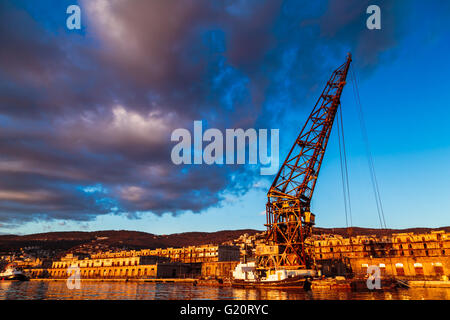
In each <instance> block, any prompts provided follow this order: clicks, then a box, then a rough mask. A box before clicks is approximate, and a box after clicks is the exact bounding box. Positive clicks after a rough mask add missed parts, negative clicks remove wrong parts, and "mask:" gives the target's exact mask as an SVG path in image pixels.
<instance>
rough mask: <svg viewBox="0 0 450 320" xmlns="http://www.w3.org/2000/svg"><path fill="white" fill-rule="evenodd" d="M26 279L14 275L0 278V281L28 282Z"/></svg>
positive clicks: (20, 275)
mask: <svg viewBox="0 0 450 320" xmlns="http://www.w3.org/2000/svg"><path fill="white" fill-rule="evenodd" d="M28 280H29V279H28V277H27V276H25V275H23V274H14V275H10V276H0V281H28Z"/></svg>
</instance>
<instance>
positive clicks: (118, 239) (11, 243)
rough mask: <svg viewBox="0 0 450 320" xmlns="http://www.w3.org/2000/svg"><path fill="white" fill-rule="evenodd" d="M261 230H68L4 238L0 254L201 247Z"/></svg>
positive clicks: (0, 241) (2, 237)
mask: <svg viewBox="0 0 450 320" xmlns="http://www.w3.org/2000/svg"><path fill="white" fill-rule="evenodd" d="M257 232H260V231H258V230H252V229H243V230H224V231H217V232H184V233H175V234H170V235H155V234H152V233H146V232H139V231H126V230H120V231H114V230H108V231H93V232H81V231H67V232H48V233H37V234H30V235H24V236H17V235H0V251H3V250H5V249H7V248H8V249H9V248H11V249H17V248H21V247H26V246H40V247H44V248H49V249H66V250H67V249H70V248H72V247H74V246H78V245H81V244H87V243H94V244H101V245H107V246H111V247H127V248H135V249H141V248H167V247H182V246H188V245H200V244H220V243H222V242H225V241H228V240H233V239H236V238H238V237H239V236H240V235H242V234H244V233H248V234H249V235H253V234H255V233H257Z"/></svg>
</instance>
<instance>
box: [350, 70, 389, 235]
mask: <svg viewBox="0 0 450 320" xmlns="http://www.w3.org/2000/svg"><path fill="white" fill-rule="evenodd" d="M350 76H351V80H352V85H353V94H354V96H355V101H356V106H357V111H358V117H359V124H360V127H361V133H362V136H363V140H364V145H365V148H366V155H367V161H368V164H369V171H370V180H371V182H372V188H373V191H374V195H375V203H376V206H377V212H378V218H379V220H380V225H381V228H382V229H385V230H387V226H386V219H385V216H384V210H383V204H382V202H381V196H380V189H379V187H378V180H377V176H376V174H375V166H374V162H373V157H372V154H371V152H370V144H369V138H368V136H367V130H366V126H365V122H364V115H363V110H362V106H361V98H360V95H359V90H358V81H357V78H356V74H355V71H354V67H352V68H351V71H350Z"/></svg>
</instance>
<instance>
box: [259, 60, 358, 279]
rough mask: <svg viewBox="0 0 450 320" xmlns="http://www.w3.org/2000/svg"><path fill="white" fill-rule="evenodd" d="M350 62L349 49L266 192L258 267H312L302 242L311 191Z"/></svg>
mask: <svg viewBox="0 0 450 320" xmlns="http://www.w3.org/2000/svg"><path fill="white" fill-rule="evenodd" d="M350 62H351V55H350V54H349V55H348V57H347V61H346V62H345V63H344V64H343V65H341V66H340V67H339V68H337V69H336V70H335V71H334V72H333V74H332V75H331V77H330V79H329V80H328V82H327V84H326V86H325V88H324V89H323V91H322V94H321V95H320V97H319V99H318V100H317V102H316V105H315V106H314V109H313V111H312V112H311V114H310V116H309V117H308V120H307V121H306V123H305V125H304V126H303V128H302V130H301V132H300V134H299V135H298V137H297V139H296V140H295V143H294V145H293V146H292V148H291V150H290V151H289V154H288V155H287V157H286V160H285V161H284V163H283V165H282V166H281V168H280V170H279V171H278V174H277V175H276V177H275V180H274V181H273V183H272V186H271V187H270V189H269V192H268V193H267V197H268V202H267V205H266V218H267V221H266V226H267V237H266V244H267V245H268V246H272V248H271V249H268V250H267V249H266V251H270V252H263V253H260V256H259V257H258V260H259V261H258V265H259V267H260V268H261V269H266V270H267V269H277V268H279V267H283V268H310V267H311V262H312V261H311V258H310V255H309V254H307V251H308V250H307V248H306V245H305V239H306V238H308V237H309V236H310V235H311V233H312V226H313V225H314V214H312V213H311V211H310V204H311V197H312V195H313V192H314V188H315V186H316V182H317V176H318V174H319V171H320V167H321V165H322V160H323V156H324V153H325V149H326V147H327V143H328V138H329V136H330V133H331V129H332V127H333V122H334V119H335V116H336V113H337V110H338V107H339V105H340V98H341V94H342V90H343V88H344V85H345V83H346V82H345V81H346V78H347V73H348V69H349V67H350Z"/></svg>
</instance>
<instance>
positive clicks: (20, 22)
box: [0, 1, 450, 234]
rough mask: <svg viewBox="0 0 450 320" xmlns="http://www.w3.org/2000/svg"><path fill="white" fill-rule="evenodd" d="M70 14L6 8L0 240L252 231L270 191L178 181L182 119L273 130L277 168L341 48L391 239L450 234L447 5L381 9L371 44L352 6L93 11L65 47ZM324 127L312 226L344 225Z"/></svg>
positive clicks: (359, 175)
mask: <svg viewBox="0 0 450 320" xmlns="http://www.w3.org/2000/svg"><path fill="white" fill-rule="evenodd" d="M49 3H50V4H49ZM66 3H67V4H66ZM72 3H73V2H72V1H66V2H64V1H61V2H59V1H58V2H53V3H52V2H51V1H49V2H40V3H39V4H37V3H36V2H30V1H9V2H5V4H3V6H4V8H3V9H5V10H2V12H3V15H2V16H1V18H2V19H1V21H2V22H3V23H1V24H0V30H1V31H0V41H2V43H4V44H5V46H4V50H3V52H2V53H0V64H1V66H0V70H2V71H0V93H1V94H0V97H2V98H1V99H0V107H1V109H0V124H1V128H2V129H1V132H0V133H2V137H3V138H2V140H1V141H0V150H2V151H3V152H2V154H3V155H2V157H1V158H0V160H1V161H0V177H2V179H1V180H2V183H0V232H2V233H34V232H45V231H62V230H105V229H128V230H140V231H146V232H151V233H156V234H168V233H176V232H185V231H216V230H224V229H244V228H252V229H260V230H263V229H264V227H263V224H264V222H265V216H264V214H263V211H264V209H265V203H266V200H267V199H266V193H267V190H268V186H269V185H270V182H271V179H272V178H273V177H261V176H259V175H258V174H255V172H258V170H254V169H255V168H253V167H250V166H232V167H226V166H221V167H218V166H187V167H183V166H181V167H178V166H174V165H173V164H171V163H170V156H169V157H168V154H170V149H171V147H172V146H173V144H171V143H170V140H169V139H168V136H170V132H171V131H172V130H173V129H174V128H178V127H187V128H189V126H192V122H193V121H194V120H203V121H204V123H205V124H206V125H207V126H208V127H217V128H220V129H223V128H235V127H242V128H251V127H255V128H269V129H270V128H279V129H280V143H281V146H280V160H281V161H282V160H283V159H284V157H285V156H286V152H287V150H288V149H289V148H290V146H291V145H292V143H293V139H294V138H295V137H296V136H297V134H298V132H299V130H300V128H301V126H302V125H303V123H304V121H305V120H306V118H307V116H308V114H309V112H310V111H311V110H312V107H313V105H314V103H315V101H316V99H317V98H318V96H319V95H320V92H321V90H322V88H323V86H324V85H325V82H326V80H327V79H328V77H329V75H330V74H331V72H332V70H333V69H334V68H335V67H337V66H338V65H340V64H341V63H343V61H344V59H345V53H346V52H347V51H351V52H352V54H353V63H352V64H353V67H354V70H355V72H356V73H357V75H358V78H359V91H360V95H361V101H362V106H363V110H364V116H365V120H366V126H367V132H368V136H369V140H370V144H371V151H372V154H373V158H374V162H375V169H376V172H377V178H378V182H379V187H380V192H381V200H382V201H383V206H384V212H385V216H386V223H387V226H388V227H390V228H408V227H416V226H423V227H439V226H447V225H449V224H450V223H449V219H448V207H449V200H448V194H450V182H449V181H450V179H449V178H450V173H449V172H450V171H449V170H448V163H449V162H450V161H449V160H450V143H449V141H450V139H449V138H450V131H449V129H448V120H449V119H450V111H449V109H448V101H450V99H449V98H450V93H449V91H448V84H449V83H448V74H449V73H450V64H449V63H448V60H447V59H448V56H449V53H450V47H449V46H450V44H449V42H448V39H449V38H450V37H449V32H450V31H449V30H450V28H449V22H448V21H449V20H448V18H449V17H450V6H449V5H448V4H447V3H444V2H438V1H430V2H427V3H420V2H408V5H406V3H405V2H395V3H394V2H393V1H379V5H380V8H381V12H382V30H373V31H369V30H367V29H366V28H365V19H366V17H367V15H366V14H365V12H364V9H365V7H367V5H366V3H362V2H358V5H355V3H356V2H355V3H354V2H353V1H343V2H340V3H339V2H335V1H320V2H315V3H314V4H312V3H311V2H303V1H267V2H259V4H258V3H257V2H254V1H236V2H234V3H232V4H229V3H225V2H221V1H217V2H211V5H210V6H206V8H205V7H201V6H199V5H198V4H196V3H195V2H193V3H190V5H178V6H176V7H171V6H170V5H157V4H155V3H152V2H151V1H150V2H149V3H148V4H147V5H143V7H142V8H135V7H133V6H132V5H129V6H128V7H118V8H109V9H103V10H101V8H103V7H102V6H101V4H102V3H101V1H91V3H90V4H89V3H88V2H80V3H79V4H80V6H81V8H82V14H83V16H82V17H83V20H82V26H83V28H82V30H81V31H75V32H72V31H70V32H69V31H68V30H67V29H65V27H64V23H65V17H66V15H65V12H64V11H65V7H66V6H67V5H68V4H72ZM186 3H189V2H186ZM371 4H372V3H371ZM146 6H148V7H146ZM99 8H100V9H99ZM113 9H122V10H113ZM144 9H146V10H147V9H148V11H145V10H144ZM61 10H62V14H61ZM99 10H100V11H99ZM109 10H110V11H109ZM143 11H144V13H142V12H143ZM118 12H119V13H118ZM170 12H171V13H172V14H173V15H174V17H175V18H176V19H175V20H176V21H177V22H176V23H172V24H170V23H169V22H167V21H168V19H164V18H163V17H165V15H168V14H169V13H170ZM5 13H6V15H5ZM145 13H146V14H147V18H148V19H145V17H146V14H145ZM160 16H161V18H160ZM13 18H14V19H13ZM12 19H13V20H12ZM158 19H160V20H158ZM193 21H196V22H195V23H194V22H193ZM11 25H12V26H14V28H6V26H11ZM377 32H378V34H377ZM349 84H350V82H349ZM341 102H342V108H343V118H344V126H345V135H346V148H347V157H348V166H349V183H350V193H351V199H352V212H353V216H352V218H353V225H355V226H360V227H379V222H378V217H377V212H376V205H375V199H374V196H373V191H372V189H371V184H370V176H369V170H368V166H367V158H366V155H365V150H364V144H363V140H362V138H361V130H360V127H359V121H358V118H357V109H356V104H355V101H354V98H353V92H352V87H351V85H347V86H346V87H345V88H344V93H343V95H342V99H341ZM335 129H336V128H334V130H333V132H332V136H331V138H330V143H329V145H328V149H327V152H326V154H325V159H324V164H323V166H322V170H321V173H320V175H319V179H318V183H317V187H316V191H315V194H314V196H313V202H312V210H313V212H314V213H315V214H316V216H317V218H316V222H317V225H318V226H320V227H343V226H345V214H344V203H343V196H342V186H341V177H340V169H339V150H338V143H337V137H336V136H337V135H336V131H335ZM233 177H235V178H233Z"/></svg>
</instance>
